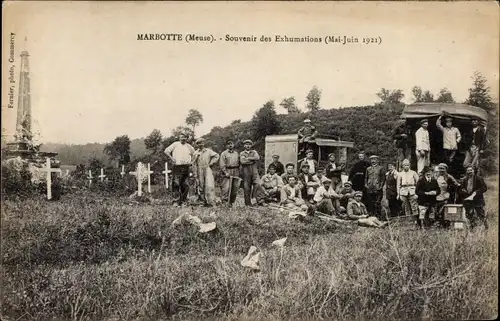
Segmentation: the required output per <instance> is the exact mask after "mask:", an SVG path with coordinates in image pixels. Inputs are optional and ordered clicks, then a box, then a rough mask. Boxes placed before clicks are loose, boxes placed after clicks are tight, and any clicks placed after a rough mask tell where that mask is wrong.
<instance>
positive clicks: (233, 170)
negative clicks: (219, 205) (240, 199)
mask: <svg viewBox="0 0 500 321" xmlns="http://www.w3.org/2000/svg"><path fill="white" fill-rule="evenodd" d="M219 167H220V170H221V172H222V175H223V178H222V188H221V190H222V193H221V194H222V195H221V199H222V201H223V202H228V201H229V204H230V205H232V204H233V203H234V201H235V200H236V195H237V191H238V189H239V188H240V184H239V177H240V154H239V153H238V152H237V151H235V150H234V141H233V140H232V139H228V140H226V150H225V151H223V152H222V153H221V154H220V161H219ZM234 180H236V181H237V182H238V183H233V181H234ZM230 191H231V195H229V192H230Z"/></svg>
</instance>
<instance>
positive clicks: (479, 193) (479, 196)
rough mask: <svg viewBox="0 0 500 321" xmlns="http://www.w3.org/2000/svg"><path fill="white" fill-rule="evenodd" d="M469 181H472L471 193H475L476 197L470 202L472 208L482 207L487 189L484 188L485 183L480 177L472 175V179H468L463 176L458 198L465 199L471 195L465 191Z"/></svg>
mask: <svg viewBox="0 0 500 321" xmlns="http://www.w3.org/2000/svg"><path fill="white" fill-rule="evenodd" d="M470 179H473V180H474V181H473V182H472V186H473V187H472V189H473V192H476V197H474V200H473V202H472V205H474V206H484V204H485V203H484V195H483V194H484V193H486V191H487V190H488V187H487V186H486V183H485V182H484V179H483V178H482V177H481V176H477V175H474V176H472V178H469V177H467V176H465V178H464V179H463V180H462V183H461V184H460V185H461V188H460V190H459V191H458V193H459V195H460V198H461V199H462V201H463V199H465V198H467V197H469V196H470V195H471V194H472V193H469V192H468V191H467V184H468V182H469V180H470Z"/></svg>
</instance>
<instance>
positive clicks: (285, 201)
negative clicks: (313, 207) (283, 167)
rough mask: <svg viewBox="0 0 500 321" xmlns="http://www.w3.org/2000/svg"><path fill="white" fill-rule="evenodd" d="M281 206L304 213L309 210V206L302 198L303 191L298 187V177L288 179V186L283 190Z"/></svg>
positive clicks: (291, 176)
mask: <svg viewBox="0 0 500 321" xmlns="http://www.w3.org/2000/svg"><path fill="white" fill-rule="evenodd" d="M280 204H281V205H282V206H284V207H286V208H289V209H297V210H302V211H305V210H307V209H308V206H307V205H306V203H305V201H304V199H303V198H302V191H301V188H300V186H298V179H297V176H294V175H290V176H289V177H288V184H286V185H285V186H283V188H282V189H281V196H280Z"/></svg>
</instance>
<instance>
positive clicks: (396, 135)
mask: <svg viewBox="0 0 500 321" xmlns="http://www.w3.org/2000/svg"><path fill="white" fill-rule="evenodd" d="M403 134H406V137H403V136H402V135H403ZM413 136H414V135H413V134H412V131H411V127H410V126H408V125H407V124H401V125H399V126H397V127H396V128H394V129H393V131H392V139H393V140H394V145H395V146H396V148H406V147H411V146H413V145H414V144H413V142H412V137H413Z"/></svg>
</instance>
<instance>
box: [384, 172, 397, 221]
mask: <svg viewBox="0 0 500 321" xmlns="http://www.w3.org/2000/svg"><path fill="white" fill-rule="evenodd" d="M387 169H388V171H387V173H385V184H384V194H385V199H386V200H387V203H388V205H389V212H390V215H391V217H396V216H398V215H399V211H400V209H401V206H400V203H401V202H400V201H399V199H398V172H397V171H396V167H395V164H393V163H389V164H388V165H387Z"/></svg>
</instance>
